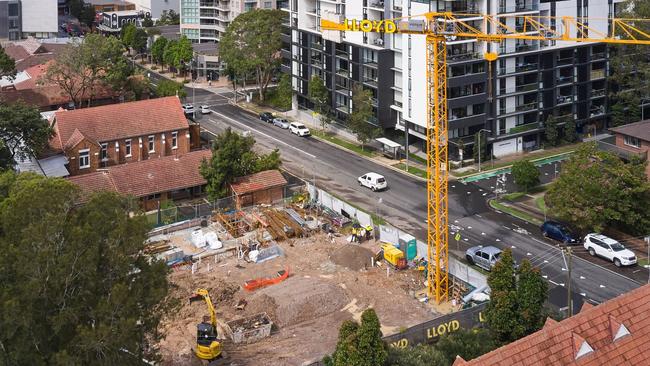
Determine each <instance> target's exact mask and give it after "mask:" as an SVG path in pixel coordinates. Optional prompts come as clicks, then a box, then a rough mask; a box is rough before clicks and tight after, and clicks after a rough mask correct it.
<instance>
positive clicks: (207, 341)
mask: <svg viewBox="0 0 650 366" xmlns="http://www.w3.org/2000/svg"><path fill="white" fill-rule="evenodd" d="M201 300H203V301H205V304H206V306H207V307H208V312H209V313H210V322H209V323H207V322H205V321H204V322H201V323H199V324H197V325H196V328H197V332H196V349H195V350H194V353H195V354H196V356H197V357H198V358H200V359H202V360H213V359H215V358H217V357H219V356H221V343H219V342H218V341H217V313H216V311H215V309H214V305H213V304H212V300H211V299H210V294H209V293H208V290H206V289H202V288H200V289H198V290H196V291H195V292H194V295H193V296H192V297H190V303H193V302H195V301H201Z"/></svg>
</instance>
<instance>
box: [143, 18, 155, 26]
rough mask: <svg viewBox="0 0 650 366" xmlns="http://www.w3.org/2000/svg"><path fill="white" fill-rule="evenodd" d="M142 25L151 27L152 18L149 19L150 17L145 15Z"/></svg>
mask: <svg viewBox="0 0 650 366" xmlns="http://www.w3.org/2000/svg"><path fill="white" fill-rule="evenodd" d="M142 26H143V27H145V28H151V27H153V26H154V24H153V20H152V19H151V17H145V18H144V19H143V20H142Z"/></svg>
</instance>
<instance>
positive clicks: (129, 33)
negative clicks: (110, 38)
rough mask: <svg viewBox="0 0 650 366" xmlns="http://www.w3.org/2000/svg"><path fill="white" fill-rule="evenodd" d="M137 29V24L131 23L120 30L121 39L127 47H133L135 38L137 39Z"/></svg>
mask: <svg viewBox="0 0 650 366" xmlns="http://www.w3.org/2000/svg"><path fill="white" fill-rule="evenodd" d="M136 31H137V28H136V27H135V24H133V23H129V24H127V25H125V26H124V27H122V30H120V39H121V40H122V43H124V45H125V46H126V47H129V48H131V47H133V40H134V39H135V32H136Z"/></svg>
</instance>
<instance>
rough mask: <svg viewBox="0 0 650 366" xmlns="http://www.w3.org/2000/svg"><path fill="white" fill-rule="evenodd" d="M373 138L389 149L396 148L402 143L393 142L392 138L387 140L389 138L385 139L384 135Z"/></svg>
mask: <svg viewBox="0 0 650 366" xmlns="http://www.w3.org/2000/svg"><path fill="white" fill-rule="evenodd" d="M375 140H376V141H377V142H379V143H380V144H382V145H384V146H386V147H389V148H391V149H395V148H398V147H401V146H402V144H398V143H397V142H395V141H393V140H389V139H387V138H385V137H379V138H376V139H375Z"/></svg>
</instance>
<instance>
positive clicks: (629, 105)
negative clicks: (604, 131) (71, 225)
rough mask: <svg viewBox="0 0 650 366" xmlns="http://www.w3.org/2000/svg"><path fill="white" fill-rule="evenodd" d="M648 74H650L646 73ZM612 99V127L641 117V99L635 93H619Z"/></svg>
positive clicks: (635, 120)
mask: <svg viewBox="0 0 650 366" xmlns="http://www.w3.org/2000/svg"><path fill="white" fill-rule="evenodd" d="M648 76H650V75H648ZM611 100H612V107H611V111H612V123H611V126H612V127H617V126H622V125H625V124H628V123H632V122H637V121H639V120H640V119H641V108H640V107H639V105H640V104H641V100H640V99H639V98H638V96H637V95H636V94H630V93H619V94H617V95H616V96H615V97H614V98H612V99H611Z"/></svg>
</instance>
